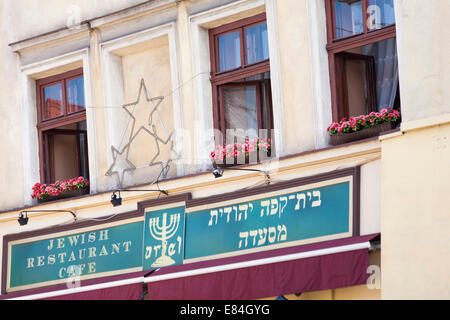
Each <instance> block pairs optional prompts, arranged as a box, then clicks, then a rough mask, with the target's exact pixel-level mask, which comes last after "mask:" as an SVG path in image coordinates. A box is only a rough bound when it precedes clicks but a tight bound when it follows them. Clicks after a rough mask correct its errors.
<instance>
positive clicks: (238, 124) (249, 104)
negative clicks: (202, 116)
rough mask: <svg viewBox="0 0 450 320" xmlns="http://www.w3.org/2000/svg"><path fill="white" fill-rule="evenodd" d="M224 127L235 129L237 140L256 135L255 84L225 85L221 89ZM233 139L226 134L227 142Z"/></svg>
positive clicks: (231, 141) (240, 140)
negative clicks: (225, 86)
mask: <svg viewBox="0 0 450 320" xmlns="http://www.w3.org/2000/svg"><path fill="white" fill-rule="evenodd" d="M222 95H223V104H224V112H225V115H224V117H225V128H226V129H235V130H236V131H235V133H236V135H237V136H238V142H243V141H244V139H245V138H250V139H253V138H257V137H258V111H257V102H256V101H257V100H256V86H242V87H238V86H236V87H227V88H224V89H223V91H222ZM233 140H234V139H233V138H232V137H230V136H229V135H228V134H227V137H226V141H227V143H233V142H234V141H233Z"/></svg>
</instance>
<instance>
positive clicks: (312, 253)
mask: <svg viewBox="0 0 450 320" xmlns="http://www.w3.org/2000/svg"><path fill="white" fill-rule="evenodd" d="M369 248H370V242H369V241H367V242H363V243H357V244H351V245H345V246H339V247H333V248H327V249H319V250H313V251H308V252H301V253H293V254H288V255H284V256H278V257H271V258H264V259H258V260H252V261H245V262H237V263H231V264H225V265H221V266H214V267H208V268H202V269H195V270H188V271H180V272H176V273H170V274H164V275H160V276H158V275H156V276H152V277H148V278H145V279H144V283H149V282H157V281H163V280H170V279H177V278H183V277H190V276H197V275H201V274H207V273H213V272H220V271H227V270H234V269H240V268H248V267H254V266H260V265H264V264H271V263H277V262H285V261H292V260H299V259H305V258H311V257H317V256H324V255H328V254H335V253H341V252H348V251H355V250H360V249H369Z"/></svg>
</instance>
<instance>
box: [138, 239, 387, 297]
mask: <svg viewBox="0 0 450 320" xmlns="http://www.w3.org/2000/svg"><path fill="white" fill-rule="evenodd" d="M377 238H379V234H373V235H368V236H360V237H352V238H346V239H339V240H332V241H326V242H321V243H315V244H309V245H302V246H298V247H290V248H283V249H277V250H271V251H264V252H258V253H253V254H247V255H241V256H236V257H231V258H223V259H217V260H212V261H202V262H196V263H191V264H185V265H180V266H174V267H166V268H164V269H160V270H157V271H155V272H154V273H153V274H152V275H151V276H149V277H147V278H146V280H145V281H146V282H147V283H148V292H149V296H148V298H149V299H150V300H239V299H259V298H266V297H273V296H280V295H284V294H292V293H302V292H309V291H317V290H326V289H333V288H342V287H349V286H355V285H361V284H365V283H366V281H367V278H368V276H369V275H368V273H367V268H368V266H369V250H368V248H369V246H370V241H373V240H375V239H377Z"/></svg>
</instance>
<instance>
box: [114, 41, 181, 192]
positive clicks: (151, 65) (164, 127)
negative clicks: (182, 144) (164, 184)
mask: <svg viewBox="0 0 450 320" xmlns="http://www.w3.org/2000/svg"><path fill="white" fill-rule="evenodd" d="M153 41H154V42H152V43H154V45H152V46H151V47H150V48H145V50H142V51H139V52H136V53H131V54H127V55H124V56H123V57H122V68H123V73H124V75H123V79H124V91H125V101H126V102H127V103H130V102H134V101H136V98H137V95H138V92H139V88H140V85H141V79H143V80H144V81H145V86H146V88H147V93H148V95H149V98H156V97H163V98H162V100H155V101H154V102H153V103H152V102H148V101H147V100H146V98H145V93H144V92H142V95H141V97H140V100H139V104H137V105H136V107H135V108H133V107H132V106H130V108H128V109H129V111H134V112H133V116H134V117H135V120H131V121H132V122H130V124H129V126H128V130H127V131H126V133H125V139H124V145H125V144H126V143H130V149H129V157H128V159H129V160H130V161H131V162H132V163H133V164H134V165H135V166H136V167H137V168H138V169H137V170H136V171H135V172H134V173H133V175H132V176H131V177H130V179H131V181H128V183H129V184H133V183H134V184H142V183H145V182H148V181H151V178H152V177H155V178H156V177H157V176H158V174H159V172H160V171H161V166H160V165H155V166H152V167H150V168H149V167H148V166H149V165H150V164H151V163H152V164H153V163H158V162H162V161H168V160H170V159H171V158H172V157H175V155H174V154H172V150H171V144H170V134H171V133H173V130H174V124H173V105H172V95H171V94H170V93H171V92H172V85H171V74H170V59H169V42H168V39H167V36H165V37H162V38H161V39H156V40H153ZM154 108H156V112H154V113H153V115H152V118H151V119H150V117H149V116H150V113H151V112H152V110H154ZM129 118H130V117H129V116H128V115H126V117H125V118H124V119H123V120H124V121H128V120H129ZM133 121H135V123H134V130H133V131H134V132H131V129H132V126H133ZM150 121H151V124H150ZM153 125H154V126H155V127H154V128H153ZM142 127H144V128H145V129H147V130H149V131H151V132H152V133H154V134H156V135H157V136H158V137H159V138H160V139H161V140H164V141H161V140H156V139H155V137H154V136H152V135H150V134H149V133H148V132H147V131H145V130H142V129H141V130H140V132H138V130H139V128H142ZM153 130H155V131H153ZM134 136H135V138H134V139H133V140H131V139H132V138H133V137H134ZM165 142H166V143H165ZM171 168H172V171H171V174H169V176H168V177H170V176H172V177H173V176H174V174H176V170H174V169H175V168H174V166H172V167H171ZM124 183H127V181H124Z"/></svg>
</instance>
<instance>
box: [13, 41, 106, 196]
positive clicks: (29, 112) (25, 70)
mask: <svg viewBox="0 0 450 320" xmlns="http://www.w3.org/2000/svg"><path fill="white" fill-rule="evenodd" d="M77 62H81V63H82V65H83V76H84V91H85V103H86V123H87V131H88V155H89V156H88V157H89V172H90V176H89V180H90V190H91V193H95V192H96V190H97V168H98V158H97V141H96V140H97V138H96V136H97V135H96V130H95V127H96V126H95V113H94V111H93V109H92V108H89V107H90V106H92V105H93V97H92V82H91V75H90V63H89V49H82V50H78V51H75V52H72V53H69V54H65V55H61V56H57V57H54V58H51V59H46V60H43V61H39V62H36V63H33V64H29V65H24V66H22V67H21V69H20V70H21V81H20V83H21V88H20V90H21V93H22V98H21V108H22V115H23V119H24V121H23V122H22V124H23V126H22V130H23V133H24V135H23V144H22V147H23V167H24V204H25V205H30V204H32V200H31V197H30V194H31V188H32V187H33V185H34V184H35V183H36V182H38V181H40V169H39V146H38V145H39V141H38V135H37V129H36V124H37V107H36V81H35V80H36V79H37V78H38V77H39V74H41V73H43V72H46V71H49V70H53V69H57V68H61V67H64V66H66V65H70V64H73V63H77Z"/></svg>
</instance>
